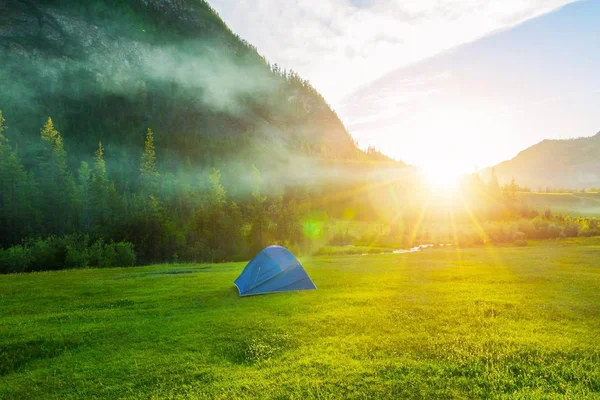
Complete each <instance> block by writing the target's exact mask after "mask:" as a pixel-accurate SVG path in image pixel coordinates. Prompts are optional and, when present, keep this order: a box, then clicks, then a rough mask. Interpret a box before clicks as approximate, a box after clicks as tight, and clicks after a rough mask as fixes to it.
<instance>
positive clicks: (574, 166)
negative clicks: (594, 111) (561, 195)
mask: <svg viewBox="0 0 600 400" xmlns="http://www.w3.org/2000/svg"><path fill="white" fill-rule="evenodd" d="M494 169H495V172H496V175H497V176H498V180H499V181H500V183H501V184H503V183H509V182H510V181H511V180H512V178H514V179H515V181H516V182H517V183H518V184H519V185H521V186H523V185H526V186H529V187H531V188H532V189H534V190H537V189H538V188H542V189H545V188H554V189H557V188H568V189H582V188H592V187H593V188H597V187H600V132H599V133H598V134H596V135H595V136H591V137H584V138H578V139H568V140H544V141H542V142H540V143H538V144H536V145H534V146H531V147H529V148H528V149H525V150H523V151H522V152H520V153H519V154H518V155H517V156H516V157H515V158H513V159H512V160H508V161H504V162H502V163H500V164H498V165H496V166H495V167H494ZM490 172H491V170H489V169H488V170H487V171H485V175H486V176H488V177H489V174H490Z"/></svg>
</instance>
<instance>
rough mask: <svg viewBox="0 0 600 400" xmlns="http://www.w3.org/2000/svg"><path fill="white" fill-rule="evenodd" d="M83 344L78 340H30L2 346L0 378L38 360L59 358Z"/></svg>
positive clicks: (0, 352)
mask: <svg viewBox="0 0 600 400" xmlns="http://www.w3.org/2000/svg"><path fill="white" fill-rule="evenodd" d="M81 344H82V342H81V341H78V340H60V341H55V340H30V341H26V342H19V343H6V344H2V345H0V376H4V375H8V374H10V373H12V372H16V371H18V370H20V369H22V368H24V367H25V366H27V365H28V364H29V363H31V362H34V361H36V360H41V359H48V358H54V357H58V356H60V355H61V354H63V353H65V352H67V351H70V350H74V349H76V348H77V347H79V346H80V345H81Z"/></svg>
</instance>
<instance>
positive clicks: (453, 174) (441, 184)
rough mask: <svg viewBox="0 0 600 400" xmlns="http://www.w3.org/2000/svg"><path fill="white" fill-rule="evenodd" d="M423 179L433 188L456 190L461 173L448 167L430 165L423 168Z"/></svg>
mask: <svg viewBox="0 0 600 400" xmlns="http://www.w3.org/2000/svg"><path fill="white" fill-rule="evenodd" d="M421 170H422V173H423V176H424V178H425V179H426V180H427V182H428V183H429V184H430V185H431V186H432V187H433V188H439V189H446V190H449V189H456V187H457V185H458V179H459V178H460V176H461V175H462V172H461V171H460V170H459V169H457V168H453V167H452V166H449V165H432V166H427V167H423V168H422V169H421Z"/></svg>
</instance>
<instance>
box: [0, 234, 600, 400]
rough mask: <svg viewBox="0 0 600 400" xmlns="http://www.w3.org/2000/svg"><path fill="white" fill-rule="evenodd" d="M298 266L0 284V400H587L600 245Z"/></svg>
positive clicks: (50, 276) (597, 388) (113, 272)
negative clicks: (266, 274)
mask: <svg viewBox="0 0 600 400" xmlns="http://www.w3.org/2000/svg"><path fill="white" fill-rule="evenodd" d="M302 261H303V263H304V265H305V267H306V269H307V271H308V273H309V274H310V275H311V277H312V279H313V281H314V282H315V284H316V285H317V287H318V290H316V291H306V292H295V293H284V294H272V295H264V296H255V297H248V298H239V297H238V295H237V291H236V289H235V288H234V286H233V284H232V281H233V280H234V279H235V278H236V277H237V275H238V273H239V272H240V271H241V270H242V268H243V267H244V264H243V263H235V264H220V265H219V264H217V265H158V266H151V267H143V268H129V269H105V270H76V271H61V272H46V273H34V274H28V275H7V276H0V398H2V399H13V398H15V399H41V398H56V399H69V398H143V399H148V398H156V399H162V398H169V399H175V398H181V399H184V398H185V399H187V398H222V399H232V398H281V399H284V398H285V399H287V398H294V399H307V398H325V399H331V398H360V399H373V398H399V397H407V398H429V399H431V398H491V397H511V398H539V397H543V398H600V239H599V238H589V239H577V240H570V241H569V240H563V241H545V242H540V243H534V244H533V245H531V246H530V247H525V248H515V247H499V248H494V249H491V248H475V249H465V250H462V251H460V252H457V251H456V249H445V248H442V249H431V250H425V251H423V252H420V253H413V254H403V255H371V256H360V255H358V256H332V257H316V258H312V259H304V260H302ZM183 272H185V273H183Z"/></svg>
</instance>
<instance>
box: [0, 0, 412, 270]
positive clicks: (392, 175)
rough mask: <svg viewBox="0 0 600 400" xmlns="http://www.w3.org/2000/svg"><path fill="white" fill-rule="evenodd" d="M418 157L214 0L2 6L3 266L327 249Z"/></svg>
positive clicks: (367, 214) (13, 0) (26, 1)
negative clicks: (358, 137)
mask: <svg viewBox="0 0 600 400" xmlns="http://www.w3.org/2000/svg"><path fill="white" fill-rule="evenodd" d="M50 118H51V119H50ZM404 167H405V166H404V164H402V163H399V162H395V161H393V160H390V159H388V158H387V157H385V156H384V155H382V154H381V153H379V152H378V151H376V150H375V149H372V148H371V149H369V150H368V151H366V152H363V151H361V150H359V149H358V148H357V147H356V145H355V143H354V141H353V139H352V138H351V137H350V135H349V134H348V132H347V131H346V129H345V128H344V126H343V124H342V123H341V121H340V120H339V118H338V117H337V115H336V114H335V112H334V111H333V110H332V109H331V108H330V107H329V106H328V104H327V103H326V102H325V101H324V99H323V98H322V96H321V95H320V94H319V93H318V92H317V91H316V90H315V89H314V88H313V87H311V85H310V84H309V83H308V82H306V81H304V80H303V79H301V78H300V77H299V76H298V75H297V74H295V73H293V72H290V71H281V70H280V68H278V67H277V66H276V65H270V64H269V63H268V62H267V61H266V60H265V59H263V58H262V57H261V56H260V55H259V54H258V53H257V51H256V49H254V48H253V47H252V46H251V45H249V44H248V43H246V42H244V41H243V40H242V39H240V38H238V37H236V36H235V35H234V34H233V33H232V32H231V31H230V30H229V29H228V28H227V26H226V25H225V24H224V23H223V21H221V19H220V18H219V17H218V16H217V15H216V13H215V12H214V11H213V10H212V9H211V8H210V6H209V5H208V4H207V3H206V2H204V1H202V0H128V1H124V0H92V1H85V2H82V1H75V0H60V1H59V0H0V272H18V271H31V270H35V269H60V268H65V267H67V268H72V267H81V266H110V265H128V264H131V263H132V262H135V259H136V257H137V262H138V263H140V262H141V263H146V262H152V261H160V260H188V261H198V260H216V261H222V260H225V259H231V258H239V257H247V256H251V255H253V253H255V252H256V251H257V250H260V248H261V247H263V246H264V245H266V244H273V243H278V244H285V245H288V246H291V247H293V248H296V249H306V250H307V251H310V249H311V248H312V246H313V244H312V243H313V241H314V240H320V241H323V240H325V238H326V235H325V233H324V229H323V221H326V220H327V218H329V216H332V217H334V218H335V217H339V216H340V215H345V214H344V213H345V212H346V210H350V211H351V212H350V214H348V215H352V216H353V218H354V217H355V218H363V219H364V218H367V219H368V218H378V217H379V215H380V214H381V213H380V212H379V213H376V212H375V211H374V210H376V209H379V208H381V207H375V206H373V199H377V198H379V197H380V196H378V194H377V190H378V188H379V190H383V189H381V184H378V183H377V182H389V181H390V180H391V179H396V178H397V177H398V171H397V169H403V168H404ZM407 171H409V170H407ZM390 212H391V211H390ZM346 214H347V213H346ZM315 215H316V217H315ZM307 227H308V228H307ZM3 248H4V249H3Z"/></svg>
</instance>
